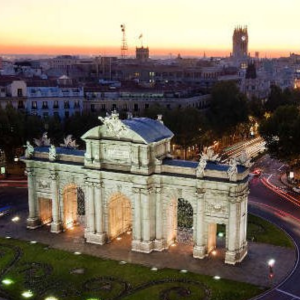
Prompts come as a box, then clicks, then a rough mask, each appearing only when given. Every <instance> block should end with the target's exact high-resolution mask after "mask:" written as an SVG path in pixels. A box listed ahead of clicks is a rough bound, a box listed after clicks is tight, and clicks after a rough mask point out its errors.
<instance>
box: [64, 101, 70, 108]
mask: <svg viewBox="0 0 300 300" xmlns="http://www.w3.org/2000/svg"><path fill="white" fill-rule="evenodd" d="M64 107H65V108H70V103H69V101H68V100H66V101H65V104H64Z"/></svg>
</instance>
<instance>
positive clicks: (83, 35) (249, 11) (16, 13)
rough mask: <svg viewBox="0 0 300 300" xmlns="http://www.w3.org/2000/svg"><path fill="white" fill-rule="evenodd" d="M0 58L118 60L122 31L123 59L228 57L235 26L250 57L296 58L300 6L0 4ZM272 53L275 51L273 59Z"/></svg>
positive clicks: (278, 1) (161, 0) (273, 2)
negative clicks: (146, 53) (140, 53)
mask: <svg viewBox="0 0 300 300" xmlns="http://www.w3.org/2000/svg"><path fill="white" fill-rule="evenodd" d="M0 5H1V6H0V7H1V11H0V16H1V17H0V53H46V54H49V53H55V54H58V53H71V54H76V53H78V54H83V53H84V54H100V55H109V54H119V52H120V51H119V48H120V45H121V38H122V35H121V28H120V25H121V24H122V23H124V24H125V25H126V34H127V42H128V46H129V54H133V53H134V51H135V47H136V46H139V45H141V40H139V39H138V37H139V36H140V34H143V45H144V46H149V47H150V53H152V54H153V53H156V54H158V53H159V54H168V53H173V54H174V55H177V53H179V52H180V53H182V54H183V55H187V54H191V55H202V54H203V52H204V51H205V52H206V53H207V54H208V55H215V54H217V52H216V50H222V51H221V52H220V54H222V55H229V53H230V51H231V45H232V33H233V30H234V28H235V27H236V26H237V25H242V26H244V25H246V26H248V32H249V51H250V52H251V54H253V53H254V51H260V53H261V56H265V55H267V56H271V55H272V56H273V55H275V53H280V54H285V55H288V54H289V52H300V38H299V29H300V25H299V22H298V18H299V17H298V14H299V11H300V1H299V0H288V1H287V0H252V1H241V0H239V1H237V0H227V1H224V0H210V1H203V0H151V1H143V0H0ZM278 51H279V52H278Z"/></svg>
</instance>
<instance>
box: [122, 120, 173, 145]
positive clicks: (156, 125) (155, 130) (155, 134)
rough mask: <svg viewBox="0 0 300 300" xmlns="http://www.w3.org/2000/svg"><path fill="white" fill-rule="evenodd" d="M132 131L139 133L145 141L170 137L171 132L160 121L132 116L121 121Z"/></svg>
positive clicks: (151, 141)
mask: <svg viewBox="0 0 300 300" xmlns="http://www.w3.org/2000/svg"><path fill="white" fill-rule="evenodd" d="M122 122H123V123H124V124H125V125H126V126H128V127H129V129H131V130H132V131H134V132H136V133H137V134H138V135H140V136H141V137H142V138H143V139H144V140H145V141H146V143H154V142H158V141H161V140H163V139H166V138H172V137H173V135H174V134H173V132H172V131H171V130H169V129H168V128H167V127H166V126H164V125H163V124H162V123H161V122H160V121H157V120H152V119H148V118H133V119H127V120H123V121H122Z"/></svg>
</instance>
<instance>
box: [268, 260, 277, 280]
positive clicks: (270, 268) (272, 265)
mask: <svg viewBox="0 0 300 300" xmlns="http://www.w3.org/2000/svg"><path fill="white" fill-rule="evenodd" d="M274 265H275V259H273V258H272V259H270V260H269V261H268V266H269V278H270V282H271V284H272V279H273V277H274V270H273V267H274Z"/></svg>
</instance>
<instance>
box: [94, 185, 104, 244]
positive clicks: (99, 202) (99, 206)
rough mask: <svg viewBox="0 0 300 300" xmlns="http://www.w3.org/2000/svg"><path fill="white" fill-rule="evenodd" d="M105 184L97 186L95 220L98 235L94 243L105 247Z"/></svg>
mask: <svg viewBox="0 0 300 300" xmlns="http://www.w3.org/2000/svg"><path fill="white" fill-rule="evenodd" d="M102 187H103V183H96V184H95V220H96V235H95V237H94V240H93V242H94V243H96V244H100V245H103V244H105V242H106V233H105V232H103V221H104V215H103V196H102V195H103V193H102Z"/></svg>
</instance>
